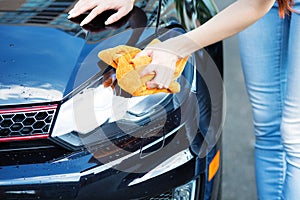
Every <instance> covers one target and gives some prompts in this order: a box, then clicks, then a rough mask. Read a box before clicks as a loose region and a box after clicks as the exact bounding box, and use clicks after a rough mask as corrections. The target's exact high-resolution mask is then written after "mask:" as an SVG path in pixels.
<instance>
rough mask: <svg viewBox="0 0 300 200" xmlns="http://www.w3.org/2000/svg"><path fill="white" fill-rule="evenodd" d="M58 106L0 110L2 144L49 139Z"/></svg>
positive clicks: (0, 137)
mask: <svg viewBox="0 0 300 200" xmlns="http://www.w3.org/2000/svg"><path fill="white" fill-rule="evenodd" d="M56 108H57V105H56V104H55V105H46V106H32V107H25V108H9V109H0V142H10V141H16V140H26V139H37V138H47V137H48V136H49V133H50V130H51V125H52V122H53V118H54V116H55V111H56Z"/></svg>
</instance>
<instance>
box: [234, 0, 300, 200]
mask: <svg viewBox="0 0 300 200" xmlns="http://www.w3.org/2000/svg"><path fill="white" fill-rule="evenodd" d="M295 2H296V3H295V6H294V8H295V9H296V10H298V11H300V0H295ZM239 44H240V53H241V62H242V66H243V72H244V78H245V83H246V88H247V92H248V95H249V99H250V103H251V105H252V111H253V121H254V130H255V138H256V142H255V171H256V184H257V193H258V199H262V200H274V199H287V200H300V14H296V13H292V14H291V15H289V16H285V18H284V19H280V18H279V16H278V6H277V4H275V5H274V6H273V7H272V9H271V10H270V12H268V13H267V14H266V15H265V16H264V17H263V18H262V19H260V20H259V21H258V22H256V23H255V24H253V25H252V26H250V27H249V28H247V29H246V30H244V31H243V32H241V33H239Z"/></svg>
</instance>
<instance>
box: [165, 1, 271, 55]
mask: <svg viewBox="0 0 300 200" xmlns="http://www.w3.org/2000/svg"><path fill="white" fill-rule="evenodd" d="M274 2H275V0H239V1H236V2H235V3H233V4H231V5H230V6H228V7H227V8H225V9H224V10H223V11H221V12H220V13H218V14H217V15H216V16H214V17H213V18H212V19H210V20H209V21H207V22H206V23H205V24H203V25H201V26H199V27H198V28H196V29H194V30H192V31H190V32H188V33H186V34H183V35H180V36H177V37H175V38H172V39H169V40H167V41H166V43H165V45H164V47H165V48H166V47H167V48H168V50H170V51H174V52H176V54H177V55H179V56H180V57H185V56H187V55H190V54H191V53H193V52H194V51H196V50H198V49H201V48H203V47H206V46H208V45H210V44H213V43H215V42H218V41H220V40H223V39H225V38H227V37H230V36H232V35H234V34H236V33H238V32H240V31H242V30H243V29H245V28H246V27H248V26H249V25H251V24H253V23H254V22H256V21H257V20H258V19H260V18H261V17H262V16H263V15H265V14H266V13H267V12H268V11H269V9H270V8H271V7H272V5H273V4H274Z"/></svg>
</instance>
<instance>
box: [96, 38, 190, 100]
mask: <svg viewBox="0 0 300 200" xmlns="http://www.w3.org/2000/svg"><path fill="white" fill-rule="evenodd" d="M158 42H160V41H159V40H158V39H155V40H153V41H152V42H151V43H150V44H149V45H152V44H155V43H158ZM139 52H141V50H140V49H138V48H135V47H131V46H126V45H119V46H117V47H114V48H110V49H106V50H103V51H100V52H99V53H98V57H99V58H100V59H101V60H103V61H104V62H105V63H107V64H109V65H110V66H112V67H113V68H115V69H116V78H117V80H118V84H119V86H120V87H121V88H122V89H123V90H125V91H126V92H128V93H130V94H131V95H133V96H143V95H149V94H155V93H158V92H166V93H176V92H179V91H180V85H179V83H178V82H176V79H177V78H178V77H179V76H180V75H181V73H182V71H183V69H184V67H185V64H186V62H187V59H188V57H186V58H182V59H179V60H178V61H177V62H176V68H175V71H174V75H173V80H172V81H171V83H170V86H169V88H167V89H159V88H153V89H150V88H147V86H146V84H145V83H146V82H147V81H150V80H152V79H153V78H154V76H155V75H154V74H147V75H145V76H143V77H140V75H139V74H140V72H141V71H142V70H143V69H144V68H145V67H146V66H147V65H148V64H150V63H151V60H152V58H151V57H149V56H147V55H146V56H140V57H138V58H135V56H136V54H138V53H139Z"/></svg>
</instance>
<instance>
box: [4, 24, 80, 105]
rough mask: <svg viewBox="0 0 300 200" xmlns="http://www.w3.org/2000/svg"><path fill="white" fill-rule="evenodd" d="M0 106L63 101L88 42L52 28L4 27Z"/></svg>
mask: <svg viewBox="0 0 300 200" xmlns="http://www.w3.org/2000/svg"><path fill="white" fill-rule="evenodd" d="M0 35H1V38H0V41H1V42H0V44H1V45H0V52H1V53H0V70H1V73H0V105H6V104H10V105H11V104H23V103H38V102H50V101H59V100H61V99H62V98H63V96H64V94H65V93H66V92H67V91H66V89H67V84H68V82H69V80H70V77H71V76H72V73H73V71H74V67H75V66H76V63H77V60H78V57H79V55H80V53H81V50H82V48H83V46H84V44H85V40H83V39H82V38H79V37H74V36H72V35H70V34H68V33H67V32H64V31H61V30H59V29H57V28H51V27H38V26H36V27H34V26H3V25H2V26H0Z"/></svg>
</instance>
